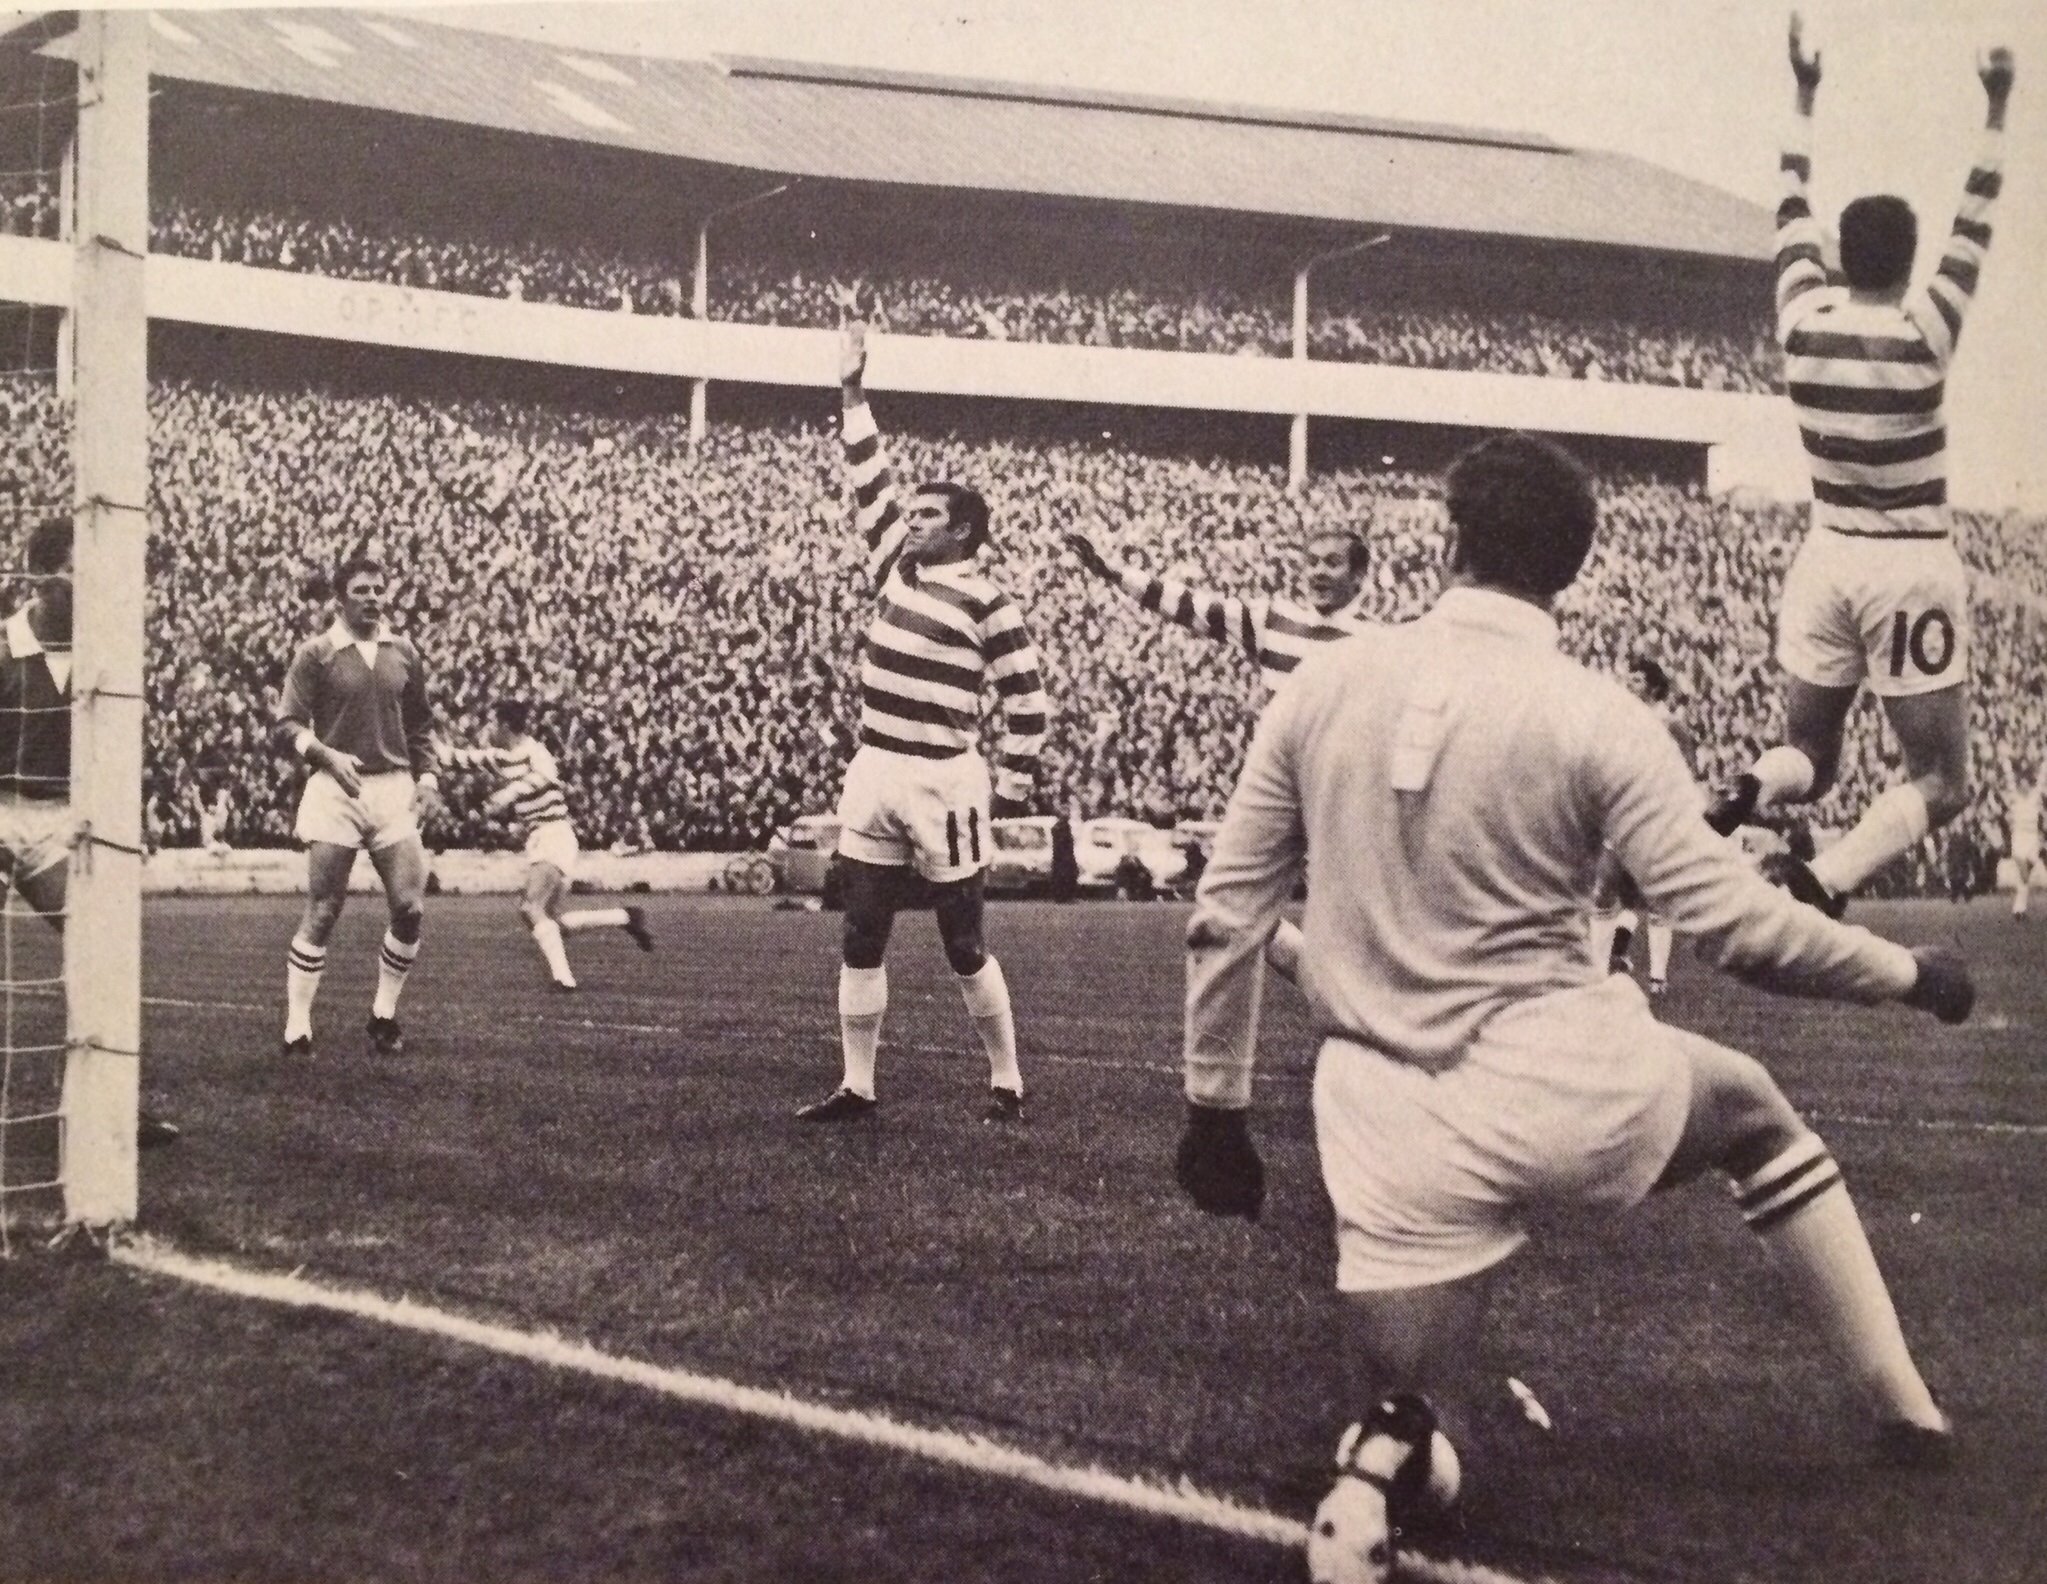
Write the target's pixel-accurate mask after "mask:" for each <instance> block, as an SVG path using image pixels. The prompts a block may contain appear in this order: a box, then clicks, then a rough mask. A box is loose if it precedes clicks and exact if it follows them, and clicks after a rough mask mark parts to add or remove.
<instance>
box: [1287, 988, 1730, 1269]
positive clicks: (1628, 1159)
mask: <svg viewBox="0 0 2047 1584" xmlns="http://www.w3.org/2000/svg"><path fill="white" fill-rule="evenodd" d="M1697 1038H1698V1036H1696V1035H1692V1034H1687V1033H1685V1032H1684V1031H1682V1030H1680V1029H1671V1028H1665V1027H1664V1026H1662V1025H1661V1024H1659V1023H1658V1022H1657V1021H1656V1019H1655V1018H1654V1017H1653V1016H1651V1015H1650V1012H1649V1004H1648V1002H1647V1001H1646V1000H1645V999H1644V997H1643V995H1642V992H1641V990H1640V989H1638V988H1637V987H1636V985H1635V982H1634V980H1633V979H1631V978H1628V977H1627V976H1625V975H1619V974H1616V975H1614V976H1612V977H1610V978H1602V979H1600V980H1599V981H1598V982H1597V983H1594V984H1590V985H1583V986H1579V987H1577V988H1574V989H1570V990H1561V991H1557V992H1556V993H1554V994H1551V995H1546V996H1542V997H1539V998H1537V999H1535V1000H1531V1001H1527V1002H1524V1003H1522V1004H1520V1005H1518V1006H1515V1007H1511V1008H1509V1009H1508V1010H1506V1011H1504V1012H1501V1013H1500V1014H1498V1015H1497V1016H1496V1017H1494V1018H1493V1019H1492V1021H1491V1022H1489V1023H1488V1024H1486V1026H1485V1028H1484V1030H1483V1031H1482V1032H1481V1033H1480V1034H1479V1036H1478V1038H1477V1039H1475V1040H1474V1041H1473V1042H1472V1044H1471V1048H1470V1049H1469V1050H1468V1051H1467V1052H1466V1053H1465V1056H1464V1059H1463V1061H1461V1062H1460V1063H1459V1064H1458V1065H1457V1066H1455V1067H1452V1068H1449V1069H1447V1070H1440V1071H1430V1070H1428V1069H1425V1068H1422V1067H1417V1066H1414V1065H1411V1064H1409V1063H1406V1062H1401V1061H1396V1060H1394V1059H1393V1058H1392V1057H1390V1056H1386V1055H1384V1054H1382V1053H1380V1052H1378V1051H1375V1050H1372V1049H1371V1048H1369V1047H1367V1046H1364V1045H1360V1044H1357V1043H1355V1042H1354V1041H1351V1040H1346V1039H1341V1038H1336V1039H1329V1040H1326V1041H1324V1043H1323V1046H1322V1052H1321V1056H1320V1058H1319V1059H1318V1060H1317V1062H1316V1064H1315V1142H1316V1145H1317V1149H1318V1152H1319V1154H1320V1155H1321V1159H1322V1180H1323V1182H1324V1183H1325V1184H1326V1185H1327V1187H1328V1189H1329V1197H1330V1199H1331V1200H1332V1201H1333V1202H1334V1204H1335V1206H1336V1285H1337V1288H1338V1289H1339V1290H1340V1291H1343V1292H1377V1291H1385V1290H1388V1289H1393V1288H1405V1287H1422V1286H1427V1285H1430V1284H1432V1283H1436V1282H1445V1281H1454V1280H1456V1279H1457V1278H1459V1277H1463V1276H1471V1275H1475V1274H1477V1273H1478V1272H1480V1271H1483V1270H1486V1269H1488V1268H1490V1267H1491V1266H1493V1265H1497V1264H1498V1263H1499V1262H1500V1261H1501V1260H1503V1259H1505V1258H1507V1256H1509V1255H1510V1254H1512V1253H1513V1252H1514V1251H1515V1250H1516V1249H1518V1248H1519V1247H1520V1246H1521V1245H1522V1244H1523V1243H1524V1242H1526V1241H1527V1237H1528V1234H1527V1231H1526V1229H1525V1227H1524V1224H1523V1221H1524V1216H1525V1215H1526V1214H1527V1213H1528V1212H1529V1211H1531V1210H1534V1209H1537V1208H1541V1207H1560V1206H1580V1207H1596V1208H1611V1209H1624V1208H1626V1207H1627V1206H1629V1205H1633V1204H1635V1203H1637V1202H1638V1201H1640V1200H1641V1198H1642V1197H1643V1196H1644V1195H1645V1194H1647V1193H1648V1192H1649V1190H1650V1189H1651V1188H1652V1187H1654V1186H1655V1183H1656V1180H1657V1178H1658V1177H1660V1176H1661V1175H1662V1173H1663V1170H1664V1168H1665V1167H1666V1166H1668V1165H1669V1163H1670V1157H1671V1154H1672V1152H1673V1151H1674V1150H1675V1149H1676V1148H1677V1142H1678V1138H1679V1136H1680V1135H1681V1134H1682V1133H1683V1131H1684V1125H1685V1118H1686V1116H1687V1114H1688V1113H1689V1111H1690V1108H1691V1066H1690V1063H1689V1061H1688V1060H1687V1058H1686V1054H1685V1041H1687V1040H1693V1039H1697Z"/></svg>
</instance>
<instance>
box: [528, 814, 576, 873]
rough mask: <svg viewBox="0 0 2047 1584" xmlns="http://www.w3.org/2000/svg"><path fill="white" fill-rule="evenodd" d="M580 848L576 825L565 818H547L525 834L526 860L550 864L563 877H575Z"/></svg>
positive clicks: (533, 862) (532, 862)
mask: <svg viewBox="0 0 2047 1584" xmlns="http://www.w3.org/2000/svg"><path fill="white" fill-rule="evenodd" d="M581 855H582V848H581V847H580V846H578V845H577V842H576V827H575V826H573V825H571V824H570V823H569V822H568V821H567V820H548V821H546V822H545V823H544V824H540V825H536V826H534V827H533V829H532V830H530V831H528V832H527V834H526V861H527V862H528V863H529V864H552V865H553V866H554V867H555V868H557V869H559V870H560V871H561V872H562V876H563V878H564V879H568V880H573V879H575V878H576V860H577V858H578V857H580V856H581Z"/></svg>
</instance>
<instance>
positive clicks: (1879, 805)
mask: <svg viewBox="0 0 2047 1584" xmlns="http://www.w3.org/2000/svg"><path fill="white" fill-rule="evenodd" d="M1931 825H1932V821H1931V820H1930V819H1929V818H1928V816H1927V812H1926V794H1925V793H1923V792H1921V791H1920V790H1919V788H1918V787H1916V786H1914V785H1913V784H1912V783H1911V782H1910V781H1907V782H1905V783H1904V785H1902V786H1894V787H1892V788H1891V789H1890V790H1889V791H1888V792H1886V793H1884V794H1883V795H1882V796H1880V797H1879V798H1877V800H1876V801H1875V802H1874V803H1872V804H1870V805H1869V807H1868V808H1867V809H1865V810H1864V811H1863V815H1862V818H1861V819H1859V820H1857V821H1856V822H1855V828H1854V829H1853V830H1851V831H1850V832H1849V833H1848V834H1847V835H1846V836H1843V837H1842V838H1841V839H1840V840H1839V841H1837V842H1835V843H1834V845H1833V846H1831V847H1829V848H1828V849H1827V850H1826V851H1825V852H1823V853H1821V854H1820V855H1819V856H1818V857H1817V858H1815V859H1814V860H1813V862H1812V873H1813V878H1814V879H1815V880H1817V881H1819V883H1820V884H1821V885H1823V886H1825V887H1826V888H1827V889H1828V890H1829V891H1832V892H1833V893H1834V894H1835V895H1837V896H1847V895H1849V894H1851V893H1852V892H1854V891H1855V890H1857V889H1858V888H1859V887H1860V886H1861V884H1862V882H1863V881H1865V880H1867V879H1868V878H1869V877H1870V876H1871V875H1873V874H1875V873H1876V872H1877V870H1879V869H1881V868H1883V866H1884V865H1885V864H1887V863H1889V862H1890V861H1891V860H1892V859H1894V858H1901V857H1903V856H1904V855H1905V854H1906V853H1908V852H1910V851H1911V850H1912V849H1913V848H1914V847H1917V846H1918V845H1919V844H1920V843H1921V842H1922V841H1924V840H1926V832H1927V830H1928V829H1929V828H1930V827H1931Z"/></svg>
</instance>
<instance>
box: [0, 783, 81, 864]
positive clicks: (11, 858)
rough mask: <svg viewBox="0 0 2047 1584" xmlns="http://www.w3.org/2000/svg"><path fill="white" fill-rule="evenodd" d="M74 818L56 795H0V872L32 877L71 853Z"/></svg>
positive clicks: (75, 833)
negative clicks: (35, 796) (28, 796)
mask: <svg viewBox="0 0 2047 1584" xmlns="http://www.w3.org/2000/svg"><path fill="white" fill-rule="evenodd" d="M77 835H78V820H77V818H76V817H75V816H74V815H73V813H72V812H71V805H70V804H69V803H67V802H64V801H63V800H62V799H60V798H24V797H0V875H7V876H12V877H13V878H14V879H17V880H32V879H34V878H35V877H36V876H37V875H39V874H46V873H48V872H49V871H50V870H52V869H54V868H56V867H57V866H58V865H59V864H61V863H64V862H66V861H68V860H69V858H70V857H71V844H72V841H73V839H74V838H76V836H77Z"/></svg>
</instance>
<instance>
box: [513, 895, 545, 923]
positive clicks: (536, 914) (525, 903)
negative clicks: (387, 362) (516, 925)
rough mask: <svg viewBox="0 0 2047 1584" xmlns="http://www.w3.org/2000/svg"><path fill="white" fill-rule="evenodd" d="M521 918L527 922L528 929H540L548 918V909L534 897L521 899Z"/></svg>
mask: <svg viewBox="0 0 2047 1584" xmlns="http://www.w3.org/2000/svg"><path fill="white" fill-rule="evenodd" d="M519 917H520V918H522V919H524V920H525V921H526V927H527V928H528V929H538V928H539V927H540V921H541V920H542V919H544V918H546V917H547V907H546V905H545V904H544V903H542V902H539V901H536V900H535V899H534V898H532V897H521V898H519Z"/></svg>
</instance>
